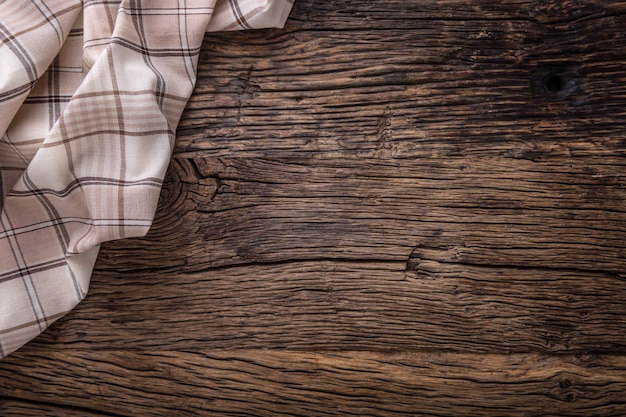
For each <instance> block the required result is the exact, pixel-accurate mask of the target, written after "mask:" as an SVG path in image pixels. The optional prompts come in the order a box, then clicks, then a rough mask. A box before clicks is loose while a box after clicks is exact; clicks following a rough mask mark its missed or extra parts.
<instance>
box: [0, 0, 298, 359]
mask: <svg viewBox="0 0 626 417" xmlns="http://www.w3.org/2000/svg"><path fill="white" fill-rule="evenodd" d="M292 3H293V0H217V1H216V0H83V1H80V0H19V1H18V0H6V1H0V63H1V65H0V135H2V137H1V139H0V207H2V214H1V216H0V357H3V356H5V355H7V354H9V353H11V352H12V351H14V350H15V349H17V348H18V347H20V346H21V345H23V344H24V343H26V342H27V341H28V340H30V339H32V338H33V337H35V336H36V335H38V334H39V333H40V332H42V331H43V330H44V329H45V328H46V327H47V326H49V325H50V324H51V323H53V322H54V321H55V320H57V319H58V318H59V317H61V316H63V315H64V314H65V313H67V312H68V311H69V310H71V309H72V308H73V307H74V306H75V305H76V304H78V303H79V302H80V301H81V300H82V299H83V298H84V297H85V295H86V293H87V289H88V286H89V278H90V275H91V271H92V268H93V265H94V262H95V260H96V257H97V253H98V249H99V245H100V243H101V242H103V241H107V240H112V239H120V238H125V237H131V236H142V235H144V234H145V233H146V232H147V231H148V228H149V227H150V225H151V223H152V219H153V216H154V212H155V209H156V203H157V200H158V196H159V192H160V188H161V183H162V179H163V176H164V174H165V169H166V168H167V165H168V162H169V158H170V155H171V150H172V146H173V143H174V135H175V131H176V125H177V124H178V120H179V118H180V115H181V113H182V111H183V108H184V107H185V104H186V102H187V100H188V98H189V96H190V95H191V91H192V89H193V86H194V83H195V74H196V66H197V59H198V54H199V51H200V47H201V44H202V39H203V36H204V32H205V31H206V30H209V31H217V30H239V29H251V28H261V27H281V26H282V25H283V24H284V22H285V20H286V18H287V15H288V13H289V11H290V9H291V6H292Z"/></svg>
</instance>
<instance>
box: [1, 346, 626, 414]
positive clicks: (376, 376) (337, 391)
mask: <svg viewBox="0 0 626 417" xmlns="http://www.w3.org/2000/svg"><path fill="white" fill-rule="evenodd" d="M98 358H99V360H98V361H97V362H94V356H93V355H92V354H90V353H88V352H86V351H79V352H76V353H72V352H69V353H60V352H53V353H51V354H50V355H46V356H45V357H44V356H39V355H37V354H32V353H31V354H29V353H18V354H17V355H16V356H14V357H11V358H9V359H8V363H3V370H2V371H0V375H2V376H4V377H5V378H6V379H5V380H10V381H11V382H10V385H11V389H12V394H11V395H10V397H12V398H15V397H17V398H20V399H22V401H24V402H28V401H29V400H33V401H37V402H39V403H41V404H48V403H52V404H55V405H56V404H58V403H62V405H63V406H64V407H70V408H74V409H80V410H86V411H89V412H92V413H93V414H94V415H103V416H135V415H145V416H161V415H168V416H188V415H237V416H324V415H336V416H366V415H371V416H401V415H415V416H446V417H447V416H450V415H464V416H501V415H507V416H509V415H510V416H559V417H565V416H584V417H587V416H590V415H607V416H608V415H612V416H617V415H623V413H624V411H625V410H626V400H625V399H624V396H623V391H624V390H625V389H626V372H625V371H626V361H625V360H624V357H622V356H602V357H597V356H593V355H581V356H567V357H554V356H542V355H532V354H531V355H472V354H446V353H431V352H423V353H368V352H347V351H346V352H335V353H325V354H323V353H309V352H286V351H266V350H262V351H256V350H255V351H241V350H237V351H211V352H194V353H188V352H172V351H157V352H151V351H142V352H141V353H136V352H129V351H113V352H99V354H98ZM33 363H36V364H37V365H36V366H33V365H29V364H33ZM68 370H69V371H68ZM7 377H9V378H7ZM42 377H43V378H42ZM5 392H6V391H5ZM5 395H6V394H5ZM60 398H61V400H60ZM0 411H10V412H14V413H15V414H14V415H32V414H27V413H22V409H20V403H19V402H15V401H6V400H3V399H0ZM27 411H28V410H27ZM99 413H100V414H99ZM3 415H6V414H3ZM86 415H88V414H86Z"/></svg>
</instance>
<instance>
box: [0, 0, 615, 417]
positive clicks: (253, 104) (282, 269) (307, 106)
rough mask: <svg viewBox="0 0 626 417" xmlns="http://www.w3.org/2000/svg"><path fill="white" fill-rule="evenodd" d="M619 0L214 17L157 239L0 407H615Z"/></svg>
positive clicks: (15, 367)
mask: <svg viewBox="0 0 626 417" xmlns="http://www.w3.org/2000/svg"><path fill="white" fill-rule="evenodd" d="M625 31H626V2H623V1H614V0H587V1H568V0H541V1H529V0H528V1H527V0H518V1H515V2H513V1H508V2H494V1H492V0H472V1H462V0H419V1H384V2H383V1H378V2H377V1H370V0H360V1H356V0H355V1H351V0H338V1H334V2H323V1H313V0H297V1H296V4H295V7H294V10H293V12H292V14H291V17H290V20H289V21H288V23H287V25H286V27H285V29H283V30H266V31H257V32H245V33H221V34H213V35H207V36H206V39H205V44H204V47H203V52H202V56H201V62H200V71H199V81H198V85H197V88H196V91H195V94H194V96H193V97H192V99H191V101H190V103H189V105H188V109H187V111H186V112H185V114H184V116H183V120H182V122H181V125H180V128H179V138H178V142H177V146H176V150H175V155H174V157H173V160H172V164H171V168H170V170H169V174H168V177H167V180H166V184H165V187H164V190H163V193H162V200H161V205H160V208H159V211H158V213H157V218H156V221H155V224H154V227H153V229H152V231H151V232H150V234H149V236H148V237H146V238H145V239H135V240H126V241H119V242H113V243H109V244H106V245H105V246H104V247H103V250H102V252H101V256H100V258H99V261H98V264H97V268H96V271H95V274H94V276H93V280H92V286H91V290H90V295H89V296H88V298H87V299H86V300H85V301H84V302H83V303H82V304H81V305H80V306H79V307H78V308H77V309H76V310H75V311H73V312H72V313H70V314H69V315H68V316H67V317H66V318H64V319H62V320H61V321H59V322H58V323H57V324H56V325H54V326H53V327H52V328H50V329H49V330H48V331H47V332H45V333H44V334H43V335H42V336H41V337H39V338H38V339H37V340H35V341H34V342H32V343H31V344H29V345H27V346H26V347H25V348H23V349H22V350H20V351H18V352H17V353H15V354H14V355H11V356H9V357H8V358H6V359H5V360H4V361H2V362H0V415H2V416H14V415H15V416H44V415H45V416H63V417H66V416H192V415H200V416H210V415H216V416H220V415H224V416H280V415H293V416H296V415H297V416H322V415H339V416H367V415H370V416H395V415H416V416H420V415H425V416H426V415H427V416H455V415H458V416H559V417H562V416H585V417H588V416H624V415H626V392H625V391H626V316H625V314H626V303H625V301H624V299H625V296H626V260H625V259H624V258H625V255H626V205H625V202H626V187H625V182H626V156H625V152H626V65H625V64H626V40H625Z"/></svg>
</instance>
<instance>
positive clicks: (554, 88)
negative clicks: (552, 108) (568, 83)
mask: <svg viewBox="0 0 626 417" xmlns="http://www.w3.org/2000/svg"><path fill="white" fill-rule="evenodd" d="M546 89H547V90H548V91H549V92H551V93H558V92H559V91H561V90H562V89H563V78H562V77H561V76H560V75H558V74H552V75H550V76H548V78H547V79H546Z"/></svg>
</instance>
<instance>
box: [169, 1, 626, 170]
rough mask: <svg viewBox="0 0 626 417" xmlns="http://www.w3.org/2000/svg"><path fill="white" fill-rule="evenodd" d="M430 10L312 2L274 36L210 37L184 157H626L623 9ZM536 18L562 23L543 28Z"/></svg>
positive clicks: (574, 5) (186, 127) (591, 5)
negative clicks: (533, 13) (538, 12)
mask: <svg viewBox="0 0 626 417" xmlns="http://www.w3.org/2000/svg"><path fill="white" fill-rule="evenodd" d="M422 3H423V2H421V3H420V4H419V5H417V4H416V5H413V7H411V6H410V5H409V6H407V4H406V2H402V3H401V4H400V3H398V4H396V3H394V4H392V5H389V6H388V5H387V3H385V7H384V8H381V7H380V6H376V5H366V4H364V2H343V3H342V4H336V3H333V5H332V6H323V5H315V6H314V5H312V4H308V3H303V4H300V5H296V10H295V11H294V18H293V20H292V21H291V23H290V25H291V26H288V27H287V29H286V30H285V31H281V32H274V31H269V32H266V35H265V38H263V37H261V39H259V34H257V33H254V34H251V33H241V34H240V33H234V34H217V35H211V36H208V37H207V39H206V42H205V45H204V48H203V56H202V58H201V65H200V78H199V81H198V85H197V89H196V94H194V96H193V97H192V99H191V101H190V103H189V106H188V109H187V111H186V112H185V115H184V117H183V120H182V122H181V126H180V128H179V138H178V142H177V152H179V153H180V152H190V151H202V152H203V154H204V155H205V156H222V155H227V156H233V155H238V156H261V157H264V156H267V155H272V156H301V155H307V156H308V155H317V156H320V157H335V156H346V155H358V156H361V157H377V158H381V157H387V158H414V157H420V156H437V157H446V156H449V155H473V154H483V155H485V154H488V155H494V154H513V155H521V156H525V157H529V158H541V157H542V156H543V154H544V152H546V151H550V152H559V153H560V154H562V155H575V156H579V155H584V154H589V153H595V154H596V155H601V154H607V153H608V154H615V153H616V149H622V148H624V135H623V132H624V124H625V122H626V110H625V107H624V105H623V97H624V85H625V83H624V80H626V69H625V68H626V67H625V66H624V65H623V57H624V56H626V44H625V42H624V41H623V36H622V33H623V27H624V26H625V25H626V14H624V12H625V11H624V5H623V2H607V3H606V4H605V3H602V4H600V3H595V2H584V4H580V3H579V2H565V3H564V2H542V3H541V5H538V4H537V3H536V2H522V3H520V4H516V7H510V5H509V4H506V5H502V6H492V5H489V6H486V5H485V4H483V2H479V4H478V5H474V4H473V5H472V6H459V5H458V4H456V5H454V6H453V5H452V3H447V4H440V3H441V2H437V5H436V6H432V5H431V6H428V5H423V4H422ZM387 7H389V9H388V10H387ZM440 7H441V8H440ZM530 8H544V9H545V12H546V13H548V14H550V13H554V14H557V15H560V19H558V20H560V21H561V23H555V24H549V25H545V24H539V23H536V22H534V21H533V18H532V17H530V14H529V11H528V9H530ZM310 9H314V10H315V11H312V10H310ZM468 9H474V10H475V12H474V13H472V12H471V10H468ZM425 10H426V11H425ZM497 10H499V11H497ZM505 10H509V11H511V10H514V12H513V14H514V15H515V16H511V14H510V13H509V14H507V13H504V12H503V11H505ZM355 13H356V16H357V17H352V18H348V17H347V16H348V14H350V15H354V14H355ZM424 13H425V14H424ZM432 13H435V15H432ZM481 13H484V14H482V15H481ZM561 13H563V14H562V15H561ZM359 14H360V15H362V16H369V18H367V20H366V21H365V22H364V20H363V19H364V18H359V17H358V16H359ZM370 14H371V15H370ZM311 16H315V20H314V21H311V20H310V19H313V18H312V17H311ZM481 17H484V18H482V19H481ZM325 18H326V19H325ZM338 19H340V20H341V24H339V23H338V21H337V20H338ZM378 19H381V20H380V21H379V20H378ZM472 19H479V20H472ZM546 19H547V20H550V18H546ZM350 25H355V27H352V26H350ZM303 26H304V27H303ZM268 45H269V48H268ZM550 77H558V78H557V79H558V88H555V87H554V85H553V84H552V85H551V87H550V88H549V87H548V85H547V84H548V80H549V79H551V78H550ZM550 89H553V90H558V91H550ZM607 144H608V145H610V146H606V145H607Z"/></svg>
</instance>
